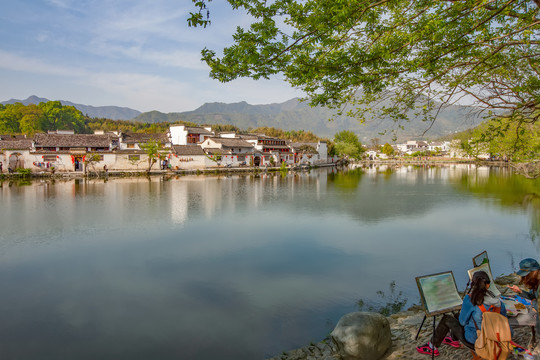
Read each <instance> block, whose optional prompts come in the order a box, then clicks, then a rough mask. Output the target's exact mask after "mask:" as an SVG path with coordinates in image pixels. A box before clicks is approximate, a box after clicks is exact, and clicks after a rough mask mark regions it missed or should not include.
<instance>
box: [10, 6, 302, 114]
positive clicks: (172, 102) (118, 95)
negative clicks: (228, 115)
mask: <svg viewBox="0 0 540 360" xmlns="http://www.w3.org/2000/svg"><path fill="white" fill-rule="evenodd" d="M194 9H195V8H194V6H193V3H192V2H191V0H151V1H148V0H147V1H143V0H24V1H6V2H4V3H3V4H2V8H1V11H0V37H1V38H2V41H1V42H0V79H1V86H0V101H5V100H8V99H11V98H16V99H25V98H27V97H28V96H30V95H37V96H39V97H45V98H48V99H51V100H68V101H72V102H75V103H81V104H86V105H93V106H104V105H116V106H126V107H130V108H133V109H136V110H139V111H150V110H159V111H162V112H174V111H189V110H194V109H196V108H197V107H199V106H200V105H202V104H204V103H205V102H226V103H229V102H238V101H247V102H248V103H250V104H269V103H275V102H283V101H286V100H288V99H291V98H293V97H295V96H302V93H300V92H299V91H297V90H294V89H292V88H291V87H290V86H289V85H288V84H287V83H286V82H285V81H284V80H283V78H282V77H281V78H276V79H272V80H270V81H253V80H251V79H240V80H236V81H234V82H232V83H229V84H221V83H219V82H218V81H217V80H212V79H210V78H209V76H208V73H209V70H208V67H207V66H206V64H204V63H202V62H201V61H200V50H201V49H203V48H204V47H208V48H210V49H212V50H216V51H221V49H222V48H223V47H224V46H226V45H229V44H231V42H232V36H231V35H232V34H233V33H234V29H235V28H236V26H238V25H240V26H242V25H246V24H247V21H248V20H249V19H247V18H246V17H245V15H243V14H242V13H240V12H238V11H232V10H231V9H230V6H229V5H228V4H227V3H226V2H225V1H223V0H216V1H213V2H212V3H211V19H212V25H211V26H210V27H209V28H207V29H202V28H200V29H199V28H197V29H193V28H189V27H188V26H187V21H186V19H187V17H188V14H189V12H190V11H194Z"/></svg>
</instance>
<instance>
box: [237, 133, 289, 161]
mask: <svg viewBox="0 0 540 360" xmlns="http://www.w3.org/2000/svg"><path fill="white" fill-rule="evenodd" d="M240 137H241V138H242V139H244V140H246V141H247V142H249V143H251V144H252V145H253V147H254V152H253V164H254V165H255V166H261V165H271V164H272V163H274V164H279V163H281V161H285V162H287V163H289V164H291V163H292V162H293V156H292V152H291V148H290V147H289V146H288V145H287V142H286V141H285V140H283V139H279V138H274V137H270V136H266V135H261V134H248V135H240Z"/></svg>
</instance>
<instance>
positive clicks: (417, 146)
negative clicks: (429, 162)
mask: <svg viewBox="0 0 540 360" xmlns="http://www.w3.org/2000/svg"><path fill="white" fill-rule="evenodd" d="M397 147H398V149H399V151H400V152H401V153H403V154H409V155H410V154H412V153H415V152H417V151H425V150H428V143H427V142H425V141H418V140H409V141H407V143H405V144H398V145H397Z"/></svg>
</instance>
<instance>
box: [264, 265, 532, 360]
mask: <svg viewBox="0 0 540 360" xmlns="http://www.w3.org/2000/svg"><path fill="white" fill-rule="evenodd" d="M518 281H519V277H518V276H517V275H515V274H512V275H508V276H503V277H499V278H497V279H495V283H496V285H497V287H498V288H499V290H501V292H502V293H503V294H508V295H510V294H511V293H512V292H511V290H508V289H507V288H506V285H507V284H517V283H518ZM344 315H345V314H344ZM387 319H388V322H389V323H390V330H391V333H392V347H391V349H390V350H389V351H388V352H387V353H386V356H385V357H383V358H382V359H381V360H397V359H406V360H428V359H431V356H428V355H424V354H420V353H419V352H418V351H416V346H418V345H422V344H425V343H426V342H427V341H429V339H430V337H431V334H432V333H433V321H432V319H426V322H425V323H424V326H423V327H422V329H421V331H420V333H419V335H418V340H415V337H416V334H417V332H418V329H419V328H420V324H421V323H422V320H423V319H424V311H423V309H422V307H421V306H419V305H414V306H412V307H411V308H409V310H407V311H405V312H401V313H398V314H394V315H391V316H389V317H387ZM439 320H440V316H439V317H437V323H438V321H439ZM513 331H514V336H513V340H514V341H515V342H516V343H518V344H520V345H523V346H527V345H528V344H529V341H530V340H531V328H530V327H526V326H522V327H516V328H514V329H513ZM439 352H440V354H441V355H440V358H441V359H447V360H470V359H471V358H472V356H471V352H470V350H469V349H468V348H466V347H461V348H458V349H456V348H453V347H451V346H445V345H442V346H441V347H440V348H439ZM337 359H340V357H339V356H338V355H337V354H336V351H335V345H334V344H333V343H332V341H331V340H330V339H329V338H327V339H324V340H322V341H321V342H319V343H312V344H310V345H308V346H305V347H302V348H299V349H295V350H291V351H287V352H284V353H282V354H280V355H277V356H274V357H272V358H270V359H267V360H337Z"/></svg>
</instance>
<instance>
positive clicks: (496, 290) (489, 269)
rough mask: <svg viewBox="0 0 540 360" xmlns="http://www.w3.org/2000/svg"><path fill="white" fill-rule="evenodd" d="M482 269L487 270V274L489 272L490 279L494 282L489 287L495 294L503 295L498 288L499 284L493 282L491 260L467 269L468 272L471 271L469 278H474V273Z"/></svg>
mask: <svg viewBox="0 0 540 360" xmlns="http://www.w3.org/2000/svg"><path fill="white" fill-rule="evenodd" d="M480 270H482V271H485V272H486V274H488V276H489V280H490V281H491V283H492V284H493V285H492V286H490V287H489V290H490V291H491V292H492V293H493V295H495V296H501V292H500V291H499V289H498V288H497V286H495V283H494V282H493V275H491V268H490V267H489V262H487V263H484V264H482V265H480V266H477V267H475V268H472V269H470V270H467V272H468V273H469V279H470V280H472V278H473V275H474V273H475V272H477V271H480Z"/></svg>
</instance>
